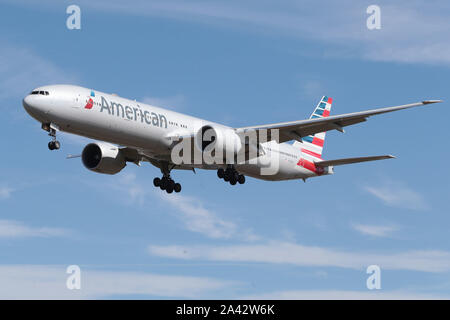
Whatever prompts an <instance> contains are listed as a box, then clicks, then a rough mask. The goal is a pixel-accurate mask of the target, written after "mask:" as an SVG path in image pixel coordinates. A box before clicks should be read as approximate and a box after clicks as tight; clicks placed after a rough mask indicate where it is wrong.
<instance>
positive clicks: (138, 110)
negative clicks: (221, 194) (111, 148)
mask: <svg viewBox="0 0 450 320" xmlns="http://www.w3.org/2000/svg"><path fill="white" fill-rule="evenodd" d="M35 91H47V92H49V94H48V95H40V94H34V95H31V94H30V95H28V96H26V97H25V98H24V100H23V105H24V108H25V109H26V111H27V112H28V113H29V114H30V115H31V116H32V117H33V118H35V119H36V120H38V121H39V122H41V123H45V124H51V125H52V126H54V127H55V128H57V129H58V130H60V131H64V132H68V133H72V134H76V135H80V136H84V137H88V138H92V139H97V140H101V141H106V142H109V143H113V144H117V145H121V146H127V147H132V148H136V149H138V150H145V152H146V154H147V155H149V156H151V157H153V158H155V159H159V158H167V156H170V154H171V145H172V141H171V140H170V139H169V137H172V136H174V135H179V136H186V135H192V134H195V133H196V132H197V130H198V129H199V128H201V127H202V126H204V125H213V126H215V127H218V128H223V129H227V130H230V129H231V130H232V128H230V127H227V126H224V125H221V124H218V123H215V122H211V121H207V120H203V119H199V118H195V117H191V116H188V115H185V114H181V113H178V112H175V111H171V110H167V109H163V108H159V107H155V106H151V105H148V104H144V103H140V102H137V101H135V100H129V99H124V98H121V97H119V96H117V95H111V94H107V93H103V92H99V91H95V90H91V89H87V88H83V87H79V86H72V85H52V86H45V87H40V88H37V89H35ZM262 147H263V149H264V151H265V153H266V155H264V156H262V157H260V158H258V161H256V162H255V163H253V164H251V163H249V162H246V163H242V164H237V165H236V166H235V167H236V169H237V170H238V171H239V172H241V173H243V174H245V175H248V176H251V177H255V178H259V179H264V180H288V179H306V178H309V177H312V176H316V175H317V174H316V173H315V172H313V171H311V170H308V169H306V168H304V167H302V166H300V165H298V162H299V160H300V159H301V158H302V151H301V150H298V149H297V148H294V147H293V146H292V145H290V144H288V143H281V144H278V143H276V142H274V141H271V142H267V143H264V144H262ZM271 153H272V157H270V156H269V155H270V154H271ZM273 153H275V154H277V155H276V157H277V161H278V164H277V167H278V170H277V171H276V172H274V173H271V174H266V173H262V171H261V169H262V163H264V164H266V165H267V163H268V161H270V159H272V161H273V157H274V156H275V155H273ZM269 165H270V164H269ZM191 167H192V168H202V169H217V168H218V167H220V166H219V165H216V166H211V165H206V164H203V163H201V164H192V165H191ZM330 173H331V172H330ZM325 174H326V173H325Z"/></svg>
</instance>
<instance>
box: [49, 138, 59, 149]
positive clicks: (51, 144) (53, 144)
mask: <svg viewBox="0 0 450 320" xmlns="http://www.w3.org/2000/svg"><path fill="white" fill-rule="evenodd" d="M60 147H61V144H60V143H59V141H57V140H54V141H50V142H49V143H48V148H49V149H50V150H58V149H59V148H60Z"/></svg>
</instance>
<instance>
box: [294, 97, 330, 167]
mask: <svg viewBox="0 0 450 320" xmlns="http://www.w3.org/2000/svg"><path fill="white" fill-rule="evenodd" d="M332 103H333V99H332V98H329V97H327V96H324V97H322V99H321V100H320V102H319V104H318V105H317V107H316V108H315V109H314V112H313V113H312V115H311V117H310V119H314V118H326V117H328V116H329V115H330V111H331V104H332ZM325 134H326V133H325V132H320V133H316V134H314V135H309V136H306V137H303V138H302V141H303V142H298V141H295V142H294V144H293V146H294V147H296V148H300V149H301V150H302V152H303V154H304V155H305V157H307V158H313V159H322V150H323V145H324V142H325Z"/></svg>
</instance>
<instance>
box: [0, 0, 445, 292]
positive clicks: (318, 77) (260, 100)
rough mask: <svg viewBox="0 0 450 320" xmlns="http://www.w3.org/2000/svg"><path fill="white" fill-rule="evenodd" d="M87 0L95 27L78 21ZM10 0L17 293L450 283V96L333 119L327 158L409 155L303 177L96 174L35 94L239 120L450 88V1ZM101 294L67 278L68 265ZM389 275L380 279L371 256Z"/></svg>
mask: <svg viewBox="0 0 450 320" xmlns="http://www.w3.org/2000/svg"><path fill="white" fill-rule="evenodd" d="M70 4H77V5H79V6H80V8H81V30H68V29H67V28H66V19H67V17H68V15H67V14H66V13H65V12H66V8H67V6H68V5H70ZM371 4H373V3H372V2H370V1H359V2H358V4H355V3H354V1H339V3H336V2H332V1H284V2H282V3H280V2H278V1H246V0H245V1H189V2H181V1H180V2H178V1H137V0H134V1H127V2H123V3H121V2H119V1H103V0H100V1H95V4H94V3H92V2H90V1H84V0H82V1H77V2H72V1H53V0H44V1H40V2H39V4H38V3H35V2H31V1H0V6H1V10H0V12H1V13H0V15H1V19H0V71H1V72H0V101H1V104H0V110H1V112H2V116H3V119H6V121H3V123H2V126H1V130H2V135H1V136H2V148H3V153H2V154H3V155H4V156H3V157H1V158H0V252H1V254H0V298H52V297H57V298H230V299H238V298H246V297H252V298H294V299H295V298H307V297H313V298H334V297H338V298H380V297H381V298H433V297H436V298H448V297H449V296H450V244H449V241H448V228H449V225H450V216H449V213H450V210H449V209H450V208H449V204H448V201H447V199H448V196H449V195H450V194H449V190H450V188H449V179H448V178H449V169H448V164H447V162H448V159H449V157H450V152H449V150H448V148H446V141H447V140H448V137H449V133H448V129H447V127H448V124H447V118H448V116H449V111H448V103H447V102H444V103H442V104H439V105H432V106H427V107H423V108H419V109H413V110H407V111H401V112H397V113H394V114H389V115H382V116H378V117H374V118H371V119H369V121H368V122H366V123H363V124H359V125H356V126H353V127H349V128H348V129H347V130H346V133H345V134H341V133H339V132H330V133H329V134H328V135H327V140H326V143H325V149H324V157H325V158H327V159H334V158H341V157H351V156H364V155H376V154H394V155H396V156H397V159H395V160H387V161H379V162H374V163H366V164H358V165H351V166H345V167H338V168H336V170H335V175H334V176H331V177H330V176H328V177H320V178H316V179H311V180H309V181H307V183H303V182H302V181H289V182H275V183H269V182H263V181H258V180H255V179H247V182H246V184H245V185H242V186H236V187H231V186H230V185H228V184H225V183H223V181H220V180H219V179H217V177H216V173H215V172H213V171H211V172H208V171H197V174H193V173H192V172H175V173H174V174H173V175H174V177H175V179H176V180H177V181H180V182H181V183H182V185H183V191H182V193H181V194H179V195H174V194H172V195H170V196H168V195H167V194H165V193H163V192H162V191H160V190H159V189H155V188H154V187H153V185H152V180H153V178H154V177H155V176H159V174H160V173H159V170H158V169H156V168H155V167H152V166H151V165H149V164H145V165H143V166H142V167H141V168H139V167H137V166H135V165H133V164H130V165H128V166H127V167H126V168H125V169H124V170H123V171H122V172H121V173H120V174H118V175H115V176H105V175H99V174H95V173H93V172H89V171H88V170H86V169H85V168H84V167H83V166H82V164H81V163H80V161H79V159H71V160H66V159H65V156H66V155H67V154H78V153H80V152H81V150H82V148H83V146H84V145H85V144H86V143H87V142H88V141H89V140H88V139H84V138H80V137H75V136H70V135H66V134H62V135H60V137H59V140H60V141H61V142H62V148H61V150H60V151H58V152H50V151H48V149H47V146H46V145H47V142H48V137H47V136H46V133H45V132H44V131H42V130H41V129H40V126H39V124H38V123H37V122H36V121H35V120H33V119H31V118H30V117H29V116H28V115H27V114H26V112H25V111H24V110H23V108H22V106H21V100H22V98H23V96H24V95H26V94H27V93H28V92H29V91H30V90H31V89H33V88H34V87H36V86H39V85H45V84H53V83H70V84H78V85H82V86H85V87H89V88H95V89H96V90H100V91H104V92H111V93H112V92H115V93H118V94H120V95H121V96H123V97H127V98H132V99H134V98H135V99H137V100H140V101H146V102H150V103H153V104H157V105H160V106H162V107H167V108H171V109H175V110H177V111H180V112H185V113H187V114H190V115H194V116H199V117H202V118H205V119H208V120H213V121H217V122H223V123H225V124H227V125H230V126H234V127H239V126H249V125H257V124H263V123H272V122H278V121H289V120H298V119H303V118H306V117H308V116H309V115H310V113H311V111H312V110H313V107H314V106H315V105H316V103H317V101H318V100H319V99H320V97H321V96H322V95H328V96H331V97H333V99H334V103H333V109H332V113H334V114H338V113H346V112H353V111H359V110H364V109H369V108H374V107H384V106H393V105H399V104H405V103H411V102H416V101H421V100H423V99H444V100H448V83H450V41H449V40H450V39H449V36H448V35H449V34H450V33H449V31H450V23H449V22H448V20H447V16H446V14H445V13H446V12H448V9H449V4H448V3H447V2H445V1H435V2H434V5H433V6H430V5H427V2H426V1H396V2H395V4H393V3H392V2H390V1H378V2H377V3H376V4H378V5H379V6H380V8H381V25H382V28H381V29H380V30H374V31H370V30H368V29H367V28H366V19H367V17H368V15H367V14H366V8H367V7H368V6H369V5H371ZM71 264H76V265H79V266H80V267H81V270H82V289H81V290H74V291H70V290H68V289H66V288H65V281H66V278H67V275H66V273H65V271H66V267H67V266H68V265H71ZM372 264H376V265H379V266H380V267H381V270H382V281H381V285H382V289H381V290H377V291H375V292H374V291H369V290H368V289H367V288H366V279H367V277H368V275H367V274H366V268H367V266H369V265H372Z"/></svg>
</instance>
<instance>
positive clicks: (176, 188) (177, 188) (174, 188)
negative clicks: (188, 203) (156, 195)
mask: <svg viewBox="0 0 450 320" xmlns="http://www.w3.org/2000/svg"><path fill="white" fill-rule="evenodd" d="M173 190H174V191H175V192H176V193H178V192H180V191H181V184H179V183H175V185H174V186H173Z"/></svg>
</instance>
